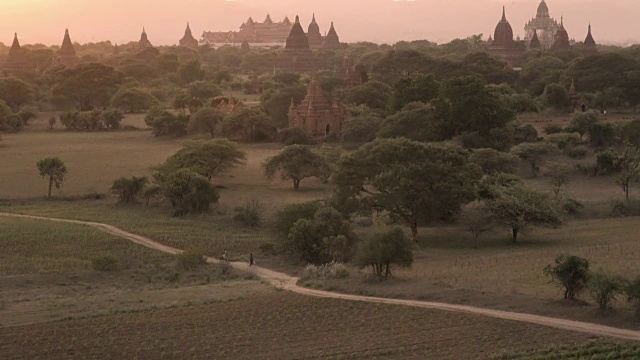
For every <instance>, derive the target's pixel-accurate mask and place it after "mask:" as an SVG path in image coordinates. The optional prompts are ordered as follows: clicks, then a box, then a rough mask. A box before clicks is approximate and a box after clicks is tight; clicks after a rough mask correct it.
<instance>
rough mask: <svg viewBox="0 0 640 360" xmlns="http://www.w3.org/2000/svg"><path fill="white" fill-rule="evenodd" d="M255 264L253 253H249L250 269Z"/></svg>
mask: <svg viewBox="0 0 640 360" xmlns="http://www.w3.org/2000/svg"><path fill="white" fill-rule="evenodd" d="M254 264H255V263H254V262H253V253H249V267H251V266H253V265H254Z"/></svg>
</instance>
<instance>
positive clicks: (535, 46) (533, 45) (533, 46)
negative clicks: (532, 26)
mask: <svg viewBox="0 0 640 360" xmlns="http://www.w3.org/2000/svg"><path fill="white" fill-rule="evenodd" d="M540 49H542V44H541V43H540V39H538V32H537V31H536V30H533V37H532V38H531V41H530V42H529V50H540Z"/></svg>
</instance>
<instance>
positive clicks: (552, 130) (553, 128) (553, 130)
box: [543, 124, 564, 135]
mask: <svg viewBox="0 0 640 360" xmlns="http://www.w3.org/2000/svg"><path fill="white" fill-rule="evenodd" d="M543 131H544V133H545V134H547V135H551V134H559V133H562V132H564V128H563V127H562V126H560V125H554V124H549V125H547V126H545V127H544V129H543Z"/></svg>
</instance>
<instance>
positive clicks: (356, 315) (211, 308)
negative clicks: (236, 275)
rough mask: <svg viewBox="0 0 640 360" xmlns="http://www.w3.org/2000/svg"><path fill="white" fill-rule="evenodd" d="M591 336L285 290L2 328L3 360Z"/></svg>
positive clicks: (463, 355) (470, 345)
mask: <svg viewBox="0 0 640 360" xmlns="http://www.w3.org/2000/svg"><path fill="white" fill-rule="evenodd" d="M589 340H594V339H593V337H590V336H587V335H582V334H576V333H572V332H565V331H561V330H555V329H549V328H545V327H541V326H536V325H529V324H524V323H517V322H510V321H504V320H496V319H491V318H486V317H479V316H473V315H467V314H461V313H451V312H442V311H435V310H426V309H418V308H411V307H404V306H394V305H382V304H372V303H360V302H351V301H343V300H333V299H319V298H311V297H304V296H301V295H295V294H291V293H287V292H282V291H279V292H273V293H271V294H269V295H266V296H256V297H248V298H245V299H241V300H235V301H231V302H226V303H215V304H210V305H204V306H197V307H183V308H175V309H164V310H149V311H144V312H138V313H123V314H117V315H109V316H100V317H92V318H83V319H74V320H68V321H59V322H53V323H45V324H37V325H26V326H17V327H5V328H0V358H2V359H6V360H10V359H74V358H91V359H125V358H126V359H175V358H190V359H205V358H206V359H317V358H323V359H375V358H379V359H485V358H486V359H491V358H494V357H495V356H499V355H501V354H503V353H506V352H509V353H513V354H518V353H519V352H524V351H529V352H530V351H532V349H537V348H548V347H550V346H554V345H555V346H562V345H576V346H577V345H579V344H583V343H585V342H587V341H589ZM514 356H515V355H514ZM514 358H517V357H514Z"/></svg>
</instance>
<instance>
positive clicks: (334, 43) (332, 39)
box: [322, 21, 342, 49]
mask: <svg viewBox="0 0 640 360" xmlns="http://www.w3.org/2000/svg"><path fill="white" fill-rule="evenodd" d="M341 46H342V45H341V44H340V37H339V36H338V33H337V32H336V28H335V27H334V26H333V21H332V22H331V27H330V28H329V32H328V33H327V36H325V38H324V43H323V44H322V47H324V48H325V49H339V48H340V47H341Z"/></svg>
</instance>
